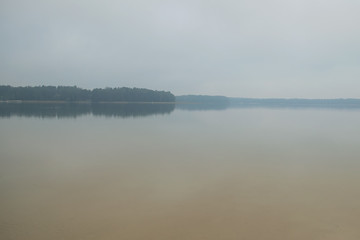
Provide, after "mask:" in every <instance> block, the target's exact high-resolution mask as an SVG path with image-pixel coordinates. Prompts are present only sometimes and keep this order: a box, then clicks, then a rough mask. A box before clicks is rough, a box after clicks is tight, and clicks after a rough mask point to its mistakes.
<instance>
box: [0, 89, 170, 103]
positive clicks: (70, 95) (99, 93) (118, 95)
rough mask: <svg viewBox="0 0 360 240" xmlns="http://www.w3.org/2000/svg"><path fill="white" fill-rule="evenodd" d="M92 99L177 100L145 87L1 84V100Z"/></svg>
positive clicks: (70, 100) (92, 100) (167, 93)
mask: <svg viewBox="0 0 360 240" xmlns="http://www.w3.org/2000/svg"><path fill="white" fill-rule="evenodd" d="M10 100H21V101H67V102H78V101H91V102H175V96H174V95H173V94H172V93H171V92H165V91H155V90H149V89H144V88H127V87H121V88H104V89H102V88H95V89H93V90H87V89H82V88H78V87H76V86H74V87H69V86H58V87H55V86H37V87H12V86H0V101H10Z"/></svg>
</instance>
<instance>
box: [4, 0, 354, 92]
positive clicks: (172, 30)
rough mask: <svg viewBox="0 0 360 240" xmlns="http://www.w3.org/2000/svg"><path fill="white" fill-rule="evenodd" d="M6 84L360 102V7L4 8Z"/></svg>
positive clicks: (200, 0) (129, 0) (83, 0)
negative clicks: (346, 99)
mask: <svg viewBox="0 0 360 240" xmlns="http://www.w3.org/2000/svg"><path fill="white" fill-rule="evenodd" d="M0 37H1V38H0V84H1V85H3V84H10V85H15V86H18V85H30V86H33V85H77V86H79V87H83V88H95V87H122V86H126V87H144V88H150V89H158V90H170V91H172V92H173V93H174V94H176V95H180V94H211V95H226V96H233V97H306V98H360V1H359V0H217V1H212V0H167V1H165V0H102V1H95V0H76V1H74V0H32V1H30V0H1V1H0Z"/></svg>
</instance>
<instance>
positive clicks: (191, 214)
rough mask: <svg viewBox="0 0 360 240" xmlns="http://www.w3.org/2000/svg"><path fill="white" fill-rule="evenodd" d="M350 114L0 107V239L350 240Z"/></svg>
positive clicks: (358, 217) (353, 134) (354, 203)
mask: <svg viewBox="0 0 360 240" xmlns="http://www.w3.org/2000/svg"><path fill="white" fill-rule="evenodd" d="M359 123H360V109H357V108H355V109H347V108H311V107H305V108H302V107H299V108H292V107H278V108H276V107H251V106H248V107H242V108H224V109H222V108H216V107H215V108H213V109H212V108H209V107H207V108H204V109H201V108H188V109H187V108H186V107H176V106H174V105H172V104H145V105H144V104H117V105H114V104H113V105H111V104H103V105H101V104H98V105H89V104H60V103H59V104H27V105H26V104H4V103H3V104H0V192H1V197H0V239H9V240H20V239H21V240H25V239H26V240H49V239H52V240H58V239H67V240H69V239H74V240H75V239H76V240H80V239H86V240H91V239H97V240H98V239H107V240H115V239H116V240H118V239H126V240H140V239H141V240H143V239H146V240H169V239H172V240H177V239H178V240H183V239H184V240H185V239H186V240H200V239H206V240H219V239H221V240H239V239H246V240H259V239H270V240H272V239H274V240H279V239H292V240H297V239H299V240H300V239H301V240H303V239H317V240H319V239H327V240H328V239H330V240H335V239H339V240H340V239H341V240H343V239H346V240H355V239H356V240H358V239H360V225H359V223H360V174H359V170H360V127H359V126H360V125H359Z"/></svg>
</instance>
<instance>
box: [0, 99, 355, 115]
mask: <svg viewBox="0 0 360 240" xmlns="http://www.w3.org/2000/svg"><path fill="white" fill-rule="evenodd" d="M234 108H243V109H245V108H273V109H276V108H287V109H349V110H350V109H360V102H359V101H358V100H353V101H350V100H330V101H329V100H328V101H326V100H315V101H314V100H296V99H290V100H286V99H237V101H230V102H211V103H210V102H209V103H206V102H202V103H176V104H175V103H163V104H161V103H29V102H27V103H25V102H23V103H0V117H3V118H4V117H12V116H21V117H39V118H76V117H80V116H83V115H94V116H107V117H120V118H127V117H145V116H150V115H157V114H170V113H172V112H173V111H174V110H175V109H178V110H185V111H209V110H216V111H219V110H227V109H234Z"/></svg>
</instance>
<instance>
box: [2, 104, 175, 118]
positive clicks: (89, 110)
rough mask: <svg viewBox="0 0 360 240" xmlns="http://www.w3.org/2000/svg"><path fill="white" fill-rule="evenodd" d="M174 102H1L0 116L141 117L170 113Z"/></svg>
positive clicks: (173, 107)
mask: <svg viewBox="0 0 360 240" xmlns="http://www.w3.org/2000/svg"><path fill="white" fill-rule="evenodd" d="M174 109H175V104H150V103H149V104H140V103H121V104H120V103H94V104H91V103H2V104H0V117H12V116H21V117H40V118H76V117H79V116H82V115H88V114H92V115H95V116H107V117H121V118H127V117H143V116H149V115H156V114H170V113H171V112H172V111H174Z"/></svg>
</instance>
